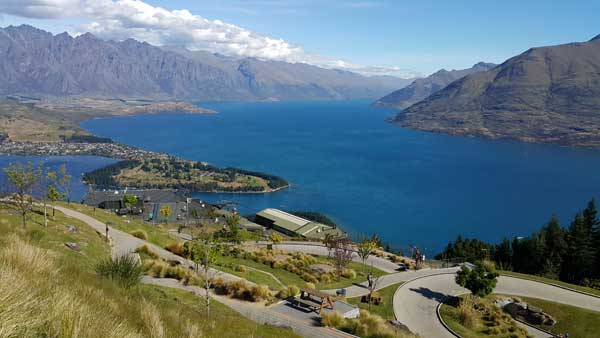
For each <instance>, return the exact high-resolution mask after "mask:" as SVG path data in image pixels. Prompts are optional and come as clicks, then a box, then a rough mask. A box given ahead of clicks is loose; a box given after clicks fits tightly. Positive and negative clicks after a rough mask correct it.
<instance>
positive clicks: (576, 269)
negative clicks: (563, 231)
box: [561, 208, 595, 283]
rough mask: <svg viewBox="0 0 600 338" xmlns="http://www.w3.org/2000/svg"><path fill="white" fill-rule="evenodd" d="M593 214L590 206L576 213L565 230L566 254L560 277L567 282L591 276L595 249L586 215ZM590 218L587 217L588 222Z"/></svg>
mask: <svg viewBox="0 0 600 338" xmlns="http://www.w3.org/2000/svg"><path fill="white" fill-rule="evenodd" d="M592 214H593V211H592V210H591V209H590V208H587V209H586V211H584V213H583V214H582V213H578V214H577V215H576V216H575V219H574V220H573V222H572V223H571V226H570V227H569V230H568V232H567V254H566V259H565V262H564V264H563V271H562V278H561V279H564V280H566V281H569V282H574V283H581V282H582V281H583V279H584V278H588V277H591V275H592V271H593V266H594V261H595V250H594V248H593V247H592V231H591V228H590V226H589V223H586V216H587V217H589V216H590V215H592ZM589 220H590V218H588V220H587V221H588V222H589Z"/></svg>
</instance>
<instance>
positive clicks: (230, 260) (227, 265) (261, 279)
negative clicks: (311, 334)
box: [218, 256, 386, 290]
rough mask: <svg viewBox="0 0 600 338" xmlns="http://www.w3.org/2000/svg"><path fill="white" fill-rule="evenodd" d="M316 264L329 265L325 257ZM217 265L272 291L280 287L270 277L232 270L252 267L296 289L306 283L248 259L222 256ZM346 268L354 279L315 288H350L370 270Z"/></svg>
mask: <svg viewBox="0 0 600 338" xmlns="http://www.w3.org/2000/svg"><path fill="white" fill-rule="evenodd" d="M317 263H330V262H329V261H328V258H327V257H325V256H318V257H317ZM218 264H219V269H221V270H223V271H225V272H229V273H232V274H234V275H237V276H240V277H244V278H246V279H248V280H249V281H252V282H254V283H260V284H266V285H268V286H269V287H271V285H273V286H274V287H275V286H276V289H274V290H279V289H280V288H281V287H280V286H279V284H277V282H275V281H274V280H273V279H272V278H271V277H269V276H267V275H264V274H261V273H259V272H254V273H255V275H250V274H249V272H250V271H248V273H240V272H237V271H234V268H235V267H236V266H238V265H240V264H241V265H245V266H249V267H253V268H255V269H258V270H261V271H265V272H269V273H272V274H273V275H274V276H275V277H277V279H279V280H280V281H281V282H282V283H283V284H284V285H291V284H294V285H296V286H298V287H303V286H304V285H305V284H306V281H304V280H303V279H302V278H301V277H300V276H299V275H297V274H295V273H292V272H289V271H287V270H285V269H281V268H277V269H274V268H272V267H271V266H270V265H266V264H262V263H259V262H255V261H253V260H250V259H244V258H235V257H231V256H223V257H219V259H218ZM348 268H350V269H354V270H355V271H356V272H357V276H356V278H353V279H348V278H343V277H342V278H341V279H340V280H339V281H335V280H334V281H332V282H330V283H317V284H316V287H317V288H318V289H321V290H326V289H335V288H343V287H348V286H351V285H353V283H362V282H364V281H366V280H367V277H366V276H367V274H368V271H369V270H370V267H364V266H363V265H362V264H361V263H357V262H350V263H349V264H348ZM385 274H386V273H385V272H383V271H381V270H378V269H375V268H373V275H375V276H382V275H385ZM257 275H260V276H257ZM254 277H257V279H253V278H254ZM273 283H275V284H273Z"/></svg>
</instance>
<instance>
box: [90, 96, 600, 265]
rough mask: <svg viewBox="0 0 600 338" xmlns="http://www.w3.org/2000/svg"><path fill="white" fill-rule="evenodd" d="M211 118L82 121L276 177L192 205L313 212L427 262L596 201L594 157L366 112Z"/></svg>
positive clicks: (355, 106) (269, 110) (315, 109)
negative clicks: (427, 128)
mask: <svg viewBox="0 0 600 338" xmlns="http://www.w3.org/2000/svg"><path fill="white" fill-rule="evenodd" d="M198 105H200V106H202V107H205V108H210V109H214V110H216V111H218V112H219V114H216V115H173V114H164V115H151V116H150V115H140V116H132V117H117V118H109V119H94V120H89V121H86V122H84V123H83V124H82V127H84V128H86V129H88V130H90V131H91V132H92V133H94V134H96V135H99V136H104V137H110V138H112V139H114V140H116V141H118V142H122V143H125V144H129V145H133V146H137V147H140V148H144V149H148V150H153V151H159V152H167V153H170V154H173V155H176V156H180V157H183V158H187V159H192V160H200V161H208V162H210V163H212V164H215V165H218V166H236V167H240V168H244V169H251V170H258V171H263V172H267V173H272V174H276V175H280V176H282V177H284V178H285V179H287V180H288V181H290V182H291V183H292V187H291V188H290V189H286V190H283V191H280V192H277V193H273V194H210V193H202V194H196V196H197V197H200V198H202V199H204V200H207V201H209V202H218V201H223V200H231V201H235V202H237V203H238V210H239V211H240V213H242V214H247V213H252V212H256V211H259V210H261V209H263V208H266V207H274V208H281V209H285V210H313V211H320V212H323V213H324V214H326V215H328V216H330V217H332V218H333V219H334V220H335V221H336V222H338V223H339V224H340V225H341V226H342V227H343V228H344V229H345V230H347V231H349V232H350V233H351V234H353V236H355V237H358V236H359V235H360V234H363V235H371V234H373V233H377V234H378V235H379V236H381V237H382V238H383V239H384V241H386V242H388V243H390V244H392V246H394V247H397V248H407V247H408V246H409V245H417V246H420V247H422V248H425V252H426V254H427V255H428V256H431V255H432V254H435V253H437V252H439V251H440V250H441V249H442V248H443V246H444V245H445V244H446V243H447V242H448V241H449V240H453V239H454V238H455V237H456V236H457V235H458V234H462V235H463V236H467V237H477V238H480V239H482V240H487V241H492V242H497V241H500V240H501V239H502V238H503V237H508V238H512V237H513V236H527V235H530V234H531V232H533V231H535V230H537V229H538V228H539V227H540V226H541V225H542V224H544V223H545V222H546V221H548V220H549V219H550V217H551V216H552V215H553V214H555V215H556V216H557V217H558V218H559V219H560V221H561V222H562V224H563V225H568V222H569V221H570V219H571V218H572V217H573V216H574V214H575V213H576V212H577V211H578V210H580V209H582V208H584V207H585V204H586V203H587V201H588V200H590V199H591V198H593V197H596V198H598V197H600V176H599V175H598V169H599V168H600V152H599V151H598V150H590V149H577V148H566V147H560V146H553V145H539V144H528V143H520V142H514V141H502V140H500V141H499V140H487V139H477V138H466V137H456V136H449V135H441V134H433V133H425V132H420V131H414V130H408V129H403V128H399V127H397V126H394V125H391V124H389V123H387V122H386V121H385V119H386V118H387V117H389V116H391V115H392V114H393V113H394V112H393V111H390V110H382V109H377V108H373V107H370V106H369V104H368V102H362V101H361V102H357V101H343V102H262V103H247V102H244V103H236V102H226V103H198Z"/></svg>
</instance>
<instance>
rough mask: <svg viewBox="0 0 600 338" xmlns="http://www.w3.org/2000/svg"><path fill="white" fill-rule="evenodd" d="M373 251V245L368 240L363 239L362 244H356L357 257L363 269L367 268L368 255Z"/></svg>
mask: <svg viewBox="0 0 600 338" xmlns="http://www.w3.org/2000/svg"><path fill="white" fill-rule="evenodd" d="M373 250H375V243H373V242H372V241H370V240H368V239H365V240H363V241H362V242H360V243H358V248H357V251H358V256H359V257H360V259H361V260H362V263H363V265H364V266H365V267H366V266H367V264H366V262H367V259H368V258H369V255H371V254H372V253H373Z"/></svg>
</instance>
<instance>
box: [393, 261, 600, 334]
mask: <svg viewBox="0 0 600 338" xmlns="http://www.w3.org/2000/svg"><path fill="white" fill-rule="evenodd" d="M466 292H468V290H466V289H464V288H462V287H460V286H459V285H457V284H456V283H455V282H454V273H448V272H447V273H444V274H437V275H431V276H426V277H421V278H417V279H415V280H412V281H410V282H407V283H405V284H403V285H402V286H401V287H400V288H398V290H397V291H396V293H395V294H394V301H393V302H394V314H395V316H396V319H398V320H399V321H400V322H402V323H403V324H405V325H406V326H408V328H409V329H410V330H411V331H413V332H416V333H418V334H420V335H421V336H423V337H427V338H454V336H453V335H452V334H451V333H450V332H449V331H448V330H446V328H445V327H444V326H443V325H442V323H441V322H440V321H439V320H438V317H437V312H436V310H437V306H438V305H439V304H440V303H442V302H444V301H445V300H446V299H447V298H448V297H451V296H456V295H460V294H463V293H466ZM494 292H495V293H500V294H510V295H516V296H527V297H532V298H539V299H544V300H548V301H553V302H557V303H563V304H568V305H573V306H578V307H582V308H586V309H590V310H595V311H600V298H596V297H592V296H587V295H584V294H581V293H577V292H574V291H570V290H566V289H562V288H559V287H556V286H552V285H548V284H544V283H539V282H534V281H528V280H523V279H518V278H513V277H507V276H500V277H499V278H498V285H497V286H496V289H495V290H494ZM527 329H528V331H529V332H530V333H531V334H532V335H533V336H534V337H536V338H542V337H543V338H547V337H548V334H545V333H543V332H541V331H539V330H535V329H533V328H531V327H528V328H527Z"/></svg>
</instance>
